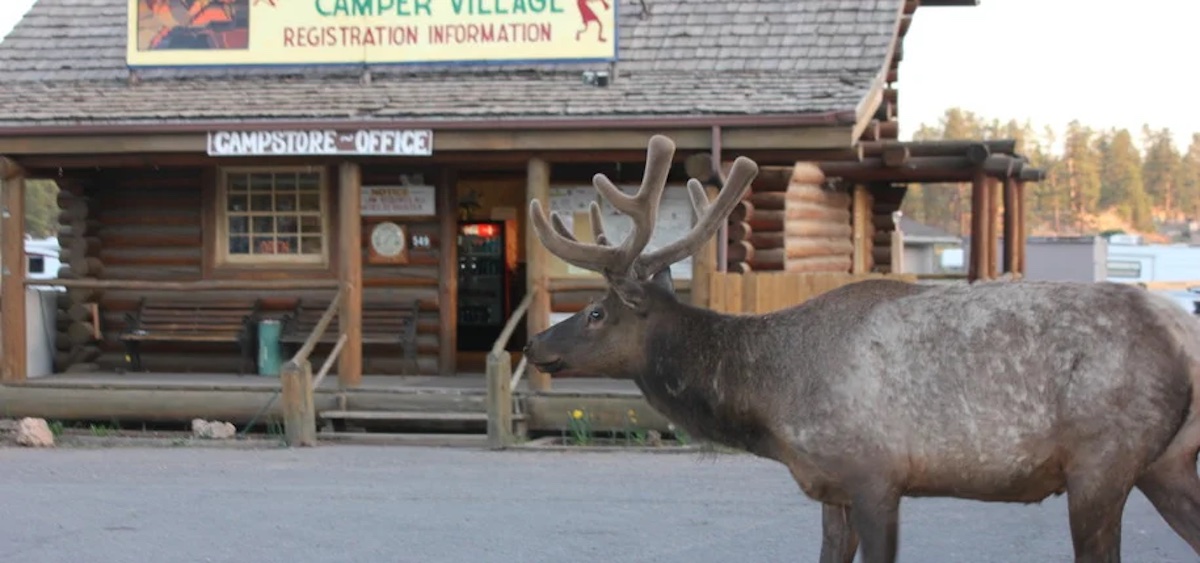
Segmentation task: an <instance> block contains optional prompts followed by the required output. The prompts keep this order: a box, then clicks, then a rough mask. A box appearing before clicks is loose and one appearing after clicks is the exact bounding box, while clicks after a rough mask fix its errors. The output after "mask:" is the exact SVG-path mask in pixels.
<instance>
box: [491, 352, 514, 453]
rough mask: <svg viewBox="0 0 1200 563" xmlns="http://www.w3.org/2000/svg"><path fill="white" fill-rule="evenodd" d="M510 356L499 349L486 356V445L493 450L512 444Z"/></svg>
mask: <svg viewBox="0 0 1200 563" xmlns="http://www.w3.org/2000/svg"><path fill="white" fill-rule="evenodd" d="M511 380H512V356H511V355H510V354H509V353H508V352H506V351H504V350H501V351H499V352H495V351H492V352H488V357H487V385H488V390H487V413H486V416H485V420H487V433H488V446H489V447H491V448H492V449H494V450H497V449H503V448H507V447H508V446H511V445H512V444H513V401H512V381H511Z"/></svg>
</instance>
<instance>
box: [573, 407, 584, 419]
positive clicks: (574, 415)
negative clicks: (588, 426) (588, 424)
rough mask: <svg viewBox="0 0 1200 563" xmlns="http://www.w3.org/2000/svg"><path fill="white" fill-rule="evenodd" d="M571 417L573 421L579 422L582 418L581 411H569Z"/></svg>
mask: <svg viewBox="0 0 1200 563" xmlns="http://www.w3.org/2000/svg"><path fill="white" fill-rule="evenodd" d="M571 417H572V418H574V419H575V420H579V419H581V418H583V411H581V410H579V409H575V410H573V411H571Z"/></svg>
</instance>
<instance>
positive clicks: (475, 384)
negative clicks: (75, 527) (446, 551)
mask: <svg viewBox="0 0 1200 563" xmlns="http://www.w3.org/2000/svg"><path fill="white" fill-rule="evenodd" d="M485 383H486V382H485V380H484V375H483V374H481V373H464V374H459V375H456V376H450V377H442V376H391V375H367V376H364V377H363V383H362V385H361V386H359V387H356V388H354V389H348V390H345V391H344V392H342V391H340V390H339V389H338V387H337V379H336V378H335V377H332V376H331V377H328V378H326V379H325V380H324V381H323V382H322V383H321V386H320V387H319V388H318V389H317V391H316V393H315V396H314V401H315V406H316V409H317V412H318V413H320V412H322V411H334V410H345V409H352V410H355V411H380V412H394V413H427V414H429V415H430V416H429V417H428V418H429V419H430V420H431V421H432V422H436V419H437V418H438V417H437V415H436V413H486V412H487V407H486V403H485V398H486V396H487V387H486V384H485ZM278 390H279V379H278V378H275V377H264V376H259V375H241V376H239V375H236V374H223V373H107V372H97V373H70V374H54V375H47V376H43V377H37V378H32V379H29V380H27V381H24V382H21V383H17V384H9V385H3V386H0V417H23V416H35V417H41V418H46V419H48V420H102V421H121V422H126V421H128V422H131V423H133V422H140V421H146V422H179V423H187V422H189V421H191V420H192V419H193V418H204V419H210V420H211V419H216V420H226V421H229V422H233V423H234V424H245V423H247V422H249V421H251V420H255V421H256V422H257V423H259V424H261V423H263V422H264V421H266V420H269V419H272V418H275V419H277V418H278V417H279V416H280V415H281V413H280V411H279V400H278V398H277V397H275V395H276V392H277V391H278ZM514 395H515V396H516V398H517V402H518V403H519V408H520V409H521V412H524V413H525V415H526V419H527V423H528V426H529V430H530V431H535V432H540V431H554V432H557V431H560V430H563V429H566V428H567V427H568V416H569V413H570V412H571V411H572V410H574V409H582V410H584V411H585V412H587V413H588V415H589V417H590V419H591V420H592V425H593V427H594V428H595V429H597V430H605V429H618V430H619V429H624V428H626V426H627V423H626V415H627V413H628V412H629V411H630V410H634V411H635V412H636V413H637V418H638V422H639V425H640V426H641V427H643V428H647V429H651V428H653V429H658V430H660V431H665V430H667V425H668V421H667V420H666V419H665V418H663V417H662V416H661V415H659V414H658V413H657V412H656V411H654V410H653V409H651V408H650V407H649V405H648V404H647V403H646V402H645V399H644V398H643V397H642V394H641V391H639V390H638V388H637V387H636V386H635V385H634V383H633V382H632V381H623V380H613V379H601V378H561V379H555V380H554V382H553V386H552V389H551V390H549V391H544V392H532V391H530V390H529V387H528V383H527V381H526V380H522V381H521V382H520V383H519V384H518V385H517V388H516V389H515V390H514ZM264 409H265V410H264ZM418 418H419V417H418ZM434 425H435V426H436V424H434Z"/></svg>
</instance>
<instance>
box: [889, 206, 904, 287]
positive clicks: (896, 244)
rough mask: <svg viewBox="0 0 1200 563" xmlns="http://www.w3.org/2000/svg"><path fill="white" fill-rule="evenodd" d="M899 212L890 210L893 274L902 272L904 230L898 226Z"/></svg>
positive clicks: (891, 269)
mask: <svg viewBox="0 0 1200 563" xmlns="http://www.w3.org/2000/svg"><path fill="white" fill-rule="evenodd" d="M901 216H902V214H901V212H899V211H894V212H892V225H893V227H892V264H891V268H890V269H889V270H890V271H891V273H893V274H903V273H904V231H903V230H902V229H901V228H900V217H901Z"/></svg>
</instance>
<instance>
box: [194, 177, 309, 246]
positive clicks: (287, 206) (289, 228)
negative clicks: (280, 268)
mask: <svg viewBox="0 0 1200 563" xmlns="http://www.w3.org/2000/svg"><path fill="white" fill-rule="evenodd" d="M218 192H219V194H220V195H219V197H218V210H219V212H218V214H217V215H218V225H217V233H219V234H218V237H217V257H218V260H217V262H218V263H220V264H264V263H265V264H271V265H280V264H305V265H307V264H311V265H324V264H327V263H328V250H327V249H328V246H329V245H328V240H327V238H328V237H327V235H328V232H329V227H328V221H327V220H326V215H327V214H326V213H325V201H326V192H327V187H326V185H325V173H324V170H322V169H313V168H309V167H303V168H296V169H281V168H271V169H226V170H223V171H222V173H221V177H220V188H219V191H218Z"/></svg>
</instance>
